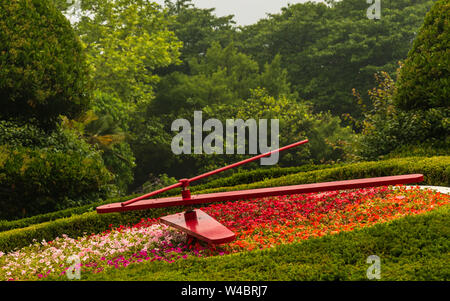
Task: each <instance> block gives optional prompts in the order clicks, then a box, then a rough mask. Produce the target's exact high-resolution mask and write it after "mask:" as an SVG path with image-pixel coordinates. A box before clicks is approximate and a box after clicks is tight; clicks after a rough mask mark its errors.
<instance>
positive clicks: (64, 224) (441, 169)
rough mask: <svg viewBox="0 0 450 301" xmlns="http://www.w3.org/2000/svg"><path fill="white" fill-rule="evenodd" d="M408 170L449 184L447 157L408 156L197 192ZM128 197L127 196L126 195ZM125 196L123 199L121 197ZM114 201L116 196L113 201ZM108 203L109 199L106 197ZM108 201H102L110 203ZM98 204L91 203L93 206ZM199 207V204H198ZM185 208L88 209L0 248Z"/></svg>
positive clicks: (2, 240)
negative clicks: (92, 210)
mask: <svg viewBox="0 0 450 301" xmlns="http://www.w3.org/2000/svg"><path fill="white" fill-rule="evenodd" d="M407 173H423V174H424V182H422V183H421V184H426V185H436V186H450V185H449V179H450V156H445V157H432V158H407V159H391V160H386V161H379V162H363V163H355V164H349V165H346V166H340V167H336V168H327V169H324V170H316V171H309V172H302V173H298V174H293V175H287V176H282V177H279V178H274V179H269V180H266V181H260V182H256V183H252V184H243V185H237V186H232V187H221V188H216V189H206V190H200V191H198V192H197V193H211V192H218V191H231V190H241V189H252V188H259V187H274V186H284V185H294V184H307V183H314V182H324V181H337V180H344V179H353V178H368V177H378V176H388V175H396V174H407ZM127 198H128V197H127ZM123 199H125V198H123ZM115 201H117V199H116V200H115ZM109 202H111V200H109ZM109 202H108V201H106V202H103V203H109ZM96 205H97V204H92V205H91V206H92V207H95V206H96ZM198 206H199V207H200V206H201V205H198ZM182 210H184V209H183V208H180V207H178V208H177V207H172V208H161V209H149V210H142V211H133V212H126V213H111V214H104V215H103V214H97V213H96V212H87V213H84V214H81V215H75V216H72V217H69V218H61V219H57V220H55V221H52V222H45V223H42V224H37V225H31V226H29V227H26V228H22V229H13V230H9V231H5V232H0V250H1V251H3V252H7V251H11V250H13V249H16V248H20V247H24V246H26V245H29V244H30V243H32V241H33V239H36V240H38V241H40V240H42V239H45V240H52V239H54V238H56V237H57V236H60V235H62V234H66V235H69V236H72V237H78V236H81V235H82V234H83V233H99V232H102V231H105V230H107V229H108V228H109V227H110V225H112V226H119V225H127V224H130V223H137V222H139V221H140V220H141V219H142V218H145V217H150V218H155V217H159V216H161V215H163V214H170V213H175V212H177V211H178V212H179V211H182Z"/></svg>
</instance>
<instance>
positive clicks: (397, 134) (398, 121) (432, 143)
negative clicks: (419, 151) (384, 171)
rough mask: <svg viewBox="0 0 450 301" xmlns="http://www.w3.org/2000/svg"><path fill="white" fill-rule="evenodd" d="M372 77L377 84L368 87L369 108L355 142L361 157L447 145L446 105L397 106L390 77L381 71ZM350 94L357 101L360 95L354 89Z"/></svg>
mask: <svg viewBox="0 0 450 301" xmlns="http://www.w3.org/2000/svg"><path fill="white" fill-rule="evenodd" d="M375 78H376V80H377V82H378V87H376V88H373V89H372V90H371V91H369V95H370V98H371V101H372V105H373V109H372V110H371V111H369V112H366V113H365V120H364V123H363V131H362V134H361V135H360V136H359V137H358V139H357V143H356V144H357V147H356V148H357V153H358V155H359V156H360V157H361V158H362V159H364V160H377V159H380V158H382V157H385V156H386V155H388V154H389V153H391V152H402V151H403V153H405V155H406V156H411V154H412V152H410V153H408V152H407V151H406V150H407V149H411V150H413V149H416V148H417V146H427V147H429V148H431V149H436V151H435V152H434V153H440V151H438V150H439V149H448V148H449V146H450V135H449V134H450V127H449V124H450V122H449V116H450V109H449V108H428V109H423V110H402V109H399V108H398V107H396V106H395V104H394V103H393V94H394V93H395V83H394V81H393V80H392V79H391V77H390V76H389V75H388V74H387V73H386V72H381V73H379V74H376V75H375ZM354 94H355V96H356V97H357V98H358V99H359V102H360V101H361V100H360V96H359V95H358V94H357V93H356V92H355V91H354ZM399 148H400V149H399ZM397 149H398V150H397ZM402 149H403V150H402ZM428 153H430V152H428Z"/></svg>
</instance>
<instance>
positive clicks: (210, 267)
mask: <svg viewBox="0 0 450 301" xmlns="http://www.w3.org/2000/svg"><path fill="white" fill-rule="evenodd" d="M449 234H450V207H449V206H445V207H442V208H439V209H437V210H435V211H432V212H429V213H426V214H422V215H416V216H408V217H405V218H401V219H398V220H395V221H392V222H388V223H382V224H377V225H375V226H373V227H370V228H365V229H362V230H355V231H351V232H341V233H339V234H337V235H328V236H324V237H321V238H316V239H309V240H306V241H304V242H301V243H295V244H286V245H280V246H278V247H275V248H271V249H265V250H257V251H253V252H243V253H239V254H233V255H226V256H216V257H209V258H196V257H191V258H188V259H186V260H179V261H176V262H175V263H167V262H147V263H139V264H133V265H130V266H128V267H126V268H120V269H115V268H110V269H108V270H106V271H104V272H102V273H98V274H94V273H89V274H82V275H81V277H82V278H81V280H89V281H99V280H108V281H112V280H128V281H129V280H138V281H142V280H145V281H148V280H152V281H153V280H171V281H179V280H183V281H186V280H188V281H192V280H195V281H199V280H201V281H210V280H215V281H218V280H221V281H254V280H256V281H273V280H278V281H317V280H326V281H336V280H339V281H342V280H352V281H355V280H368V279H367V275H366V273H367V269H368V268H369V267H370V265H371V264H368V263H367V262H366V260H367V258H368V257H369V256H371V255H377V256H379V257H380V264H381V269H380V276H381V279H380V280H381V281H398V280H403V281H411V280H414V281H416V280H421V281H429V280H446V281H448V280H450V267H449V265H448V262H449V259H450V258H449V254H450V253H449V252H450V242H449V240H448V236H449ZM48 280H67V277H65V276H62V277H61V276H60V277H55V278H49V279H48Z"/></svg>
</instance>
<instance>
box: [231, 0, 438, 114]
mask: <svg viewBox="0 0 450 301" xmlns="http://www.w3.org/2000/svg"><path fill="white" fill-rule="evenodd" d="M432 3H433V1H431V0H418V1H414V2H411V1H409V0H399V1H388V2H386V1H385V2H383V8H382V17H381V19H380V20H369V19H368V18H367V16H366V11H367V8H368V4H367V3H366V2H365V1H360V0H342V1H330V4H329V5H328V6H327V5H325V4H323V3H311V2H309V3H304V4H301V3H299V4H295V5H290V6H288V7H286V8H283V9H282V12H281V13H280V14H274V15H270V16H269V17H268V18H267V19H265V20H261V21H259V22H258V23H257V24H254V25H250V26H246V27H245V28H243V30H242V33H241V34H240V42H239V43H238V45H239V47H241V48H240V49H241V50H242V51H243V52H244V53H246V54H248V55H251V57H252V58H254V59H255V60H256V61H257V62H258V63H259V64H260V65H263V64H265V62H268V61H271V60H272V59H273V58H274V57H275V56H276V55H277V54H281V57H282V64H281V66H282V67H283V68H286V69H287V71H288V80H289V82H290V83H291V85H292V89H293V91H295V92H297V93H298V95H299V97H300V98H302V99H307V100H310V101H311V102H312V103H313V105H314V111H315V112H319V111H328V110H330V111H331V112H332V113H333V114H334V115H341V114H343V113H350V114H352V115H353V116H354V117H356V118H359V119H361V118H362V117H363V116H362V112H361V111H360V110H359V107H357V106H354V104H353V97H352V88H356V89H358V90H360V91H361V90H362V91H367V90H369V89H370V88H371V86H372V78H373V77H372V76H373V74H374V73H375V72H377V71H381V70H383V71H387V72H390V73H393V72H395V70H396V68H397V63H398V61H399V60H402V59H404V58H405V57H406V55H407V53H408V50H409V49H410V47H411V42H412V40H413V39H414V37H415V32H417V30H418V28H419V27H420V24H421V23H422V22H423V17H424V16H425V13H426V11H427V10H428V9H429V8H430V7H431V5H432ZM363 101H364V103H365V104H366V105H370V101H369V99H367V98H366V97H364V98H363Z"/></svg>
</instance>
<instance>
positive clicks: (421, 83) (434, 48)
mask: <svg viewBox="0 0 450 301" xmlns="http://www.w3.org/2000/svg"><path fill="white" fill-rule="evenodd" d="M449 23H450V3H449V2H448V1H442V0H441V1H437V2H436V3H435V4H434V6H433V7H432V8H431V10H430V11H429V12H428V14H427V16H426V17H425V22H424V24H423V26H422V28H421V29H420V32H419V34H418V36H417V38H416V39H415V41H414V45H413V47H412V49H411V50H410V52H409V54H408V57H407V58H406V60H405V62H404V64H403V66H402V67H401V68H400V72H399V75H398V79H397V91H396V93H395V96H394V102H395V104H396V106H398V107H399V108H402V109H404V110H414V109H421V110H424V109H429V108H439V107H444V108H445V107H446V108H449V106H450V102H449V100H450V51H449V49H450V37H449V32H450V25H449Z"/></svg>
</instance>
